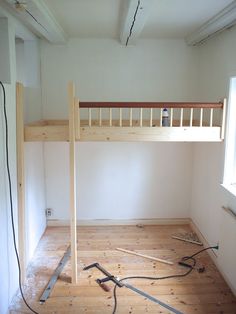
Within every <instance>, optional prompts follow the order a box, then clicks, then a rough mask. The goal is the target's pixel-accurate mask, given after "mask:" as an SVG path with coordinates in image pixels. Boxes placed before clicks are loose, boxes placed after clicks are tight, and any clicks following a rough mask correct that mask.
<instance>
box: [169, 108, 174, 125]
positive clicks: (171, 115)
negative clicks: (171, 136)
mask: <svg viewBox="0 0 236 314" xmlns="http://www.w3.org/2000/svg"><path fill="white" fill-rule="evenodd" d="M173 113H174V112H173V108H170V126H173Z"/></svg>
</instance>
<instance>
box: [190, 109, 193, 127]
mask: <svg viewBox="0 0 236 314" xmlns="http://www.w3.org/2000/svg"><path fill="white" fill-rule="evenodd" d="M190 126H191V127H192V126H193V108H191V109H190Z"/></svg>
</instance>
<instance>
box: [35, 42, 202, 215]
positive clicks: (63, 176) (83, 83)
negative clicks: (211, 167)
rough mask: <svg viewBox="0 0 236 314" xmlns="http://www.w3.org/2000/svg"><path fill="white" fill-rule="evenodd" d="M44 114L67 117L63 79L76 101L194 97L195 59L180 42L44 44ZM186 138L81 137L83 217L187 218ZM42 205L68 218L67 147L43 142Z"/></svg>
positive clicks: (188, 149) (188, 156)
mask: <svg viewBox="0 0 236 314" xmlns="http://www.w3.org/2000/svg"><path fill="white" fill-rule="evenodd" d="M41 52H42V56H41V59H42V90H43V114H44V118H54V119H55V118H67V116H68V108H67V106H68V105H67V103H68V101H67V84H68V81H69V80H73V81H75V84H76V93H77V95H78V96H79V98H80V100H85V101H86V100H97V101H109V100H110V101H112V100H113V101H124V100H129V101H142V100H144V101H181V100H182V101H184V100H186V101H187V100H196V92H195V91H196V80H197V72H196V69H197V64H198V58H197V55H196V53H195V50H194V49H193V48H189V47H187V46H186V45H185V43H184V41H182V40H158V41H151V40H145V41H142V40H140V41H139V43H138V45H137V46H134V47H124V46H121V45H120V44H119V43H118V42H117V41H115V40H101V39H100V40H85V39H82V40H78V39H71V40H69V42H68V44H67V45H65V46H52V45H50V44H47V43H42V49H41ZM191 147H192V146H191V144H186V143H182V144H175V143H80V144H79V145H78V164H79V166H78V177H77V179H78V205H79V210H78V216H79V218H80V219H129V218H136V219H138V218H170V217H172V218H175V217H189V209H190V208H189V206H190V189H191V161H192V159H191V158H192V155H191ZM45 164H46V193H47V207H51V208H52V209H53V211H54V215H53V216H52V218H53V219H69V211H68V196H69V190H68V187H69V181H68V180H69V179H68V178H69V172H68V148H67V144H63V143H48V144H46V145H45Z"/></svg>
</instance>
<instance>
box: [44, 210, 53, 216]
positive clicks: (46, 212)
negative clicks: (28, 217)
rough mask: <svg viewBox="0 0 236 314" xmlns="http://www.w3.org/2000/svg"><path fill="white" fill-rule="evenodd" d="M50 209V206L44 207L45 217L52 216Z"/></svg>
mask: <svg viewBox="0 0 236 314" xmlns="http://www.w3.org/2000/svg"><path fill="white" fill-rule="evenodd" d="M52 212H53V211H52V209H51V208H46V209H45V215H46V217H47V218H49V217H52Z"/></svg>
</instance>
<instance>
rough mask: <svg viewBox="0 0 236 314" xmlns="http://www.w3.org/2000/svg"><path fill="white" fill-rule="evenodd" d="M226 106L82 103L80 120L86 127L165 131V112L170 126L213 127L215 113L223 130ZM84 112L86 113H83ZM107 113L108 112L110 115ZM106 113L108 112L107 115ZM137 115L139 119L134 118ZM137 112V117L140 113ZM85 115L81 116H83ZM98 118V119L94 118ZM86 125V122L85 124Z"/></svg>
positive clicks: (158, 103)
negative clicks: (144, 127)
mask: <svg viewBox="0 0 236 314" xmlns="http://www.w3.org/2000/svg"><path fill="white" fill-rule="evenodd" d="M224 107H225V106H224V102H222V103H221V102H220V103H196V102H195V103H193V102H192V103H189V102H188V103H187V102H183V103H179V102H177V103H174V102H165V103H163V102H129V103H128V102H127V103H126V102H122V103H121V102H80V103H79V108H80V111H83V114H81V115H80V116H81V120H83V125H84V126H89V127H92V126H100V127H101V126H103V127H105V126H108V127H113V126H119V127H122V126H126V127H127V126H129V127H133V126H139V127H143V126H149V127H162V126H163V124H162V121H163V109H165V108H166V109H167V110H168V115H169V117H168V126H170V127H173V126H179V127H183V126H189V127H192V126H199V127H202V126H209V127H212V126H213V121H214V117H215V113H216V111H218V114H217V117H218V119H217V120H219V112H220V115H221V117H222V118H221V121H218V124H217V126H222V124H223V119H224V114H223V112H224ZM84 110H87V114H86V112H84ZM107 110H108V112H107ZM105 111H106V112H105ZM134 111H135V113H136V119H135V118H134ZM137 111H138V113H137ZM81 113H82V112H81ZM93 114H95V117H93ZM86 121H87V122H86Z"/></svg>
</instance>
